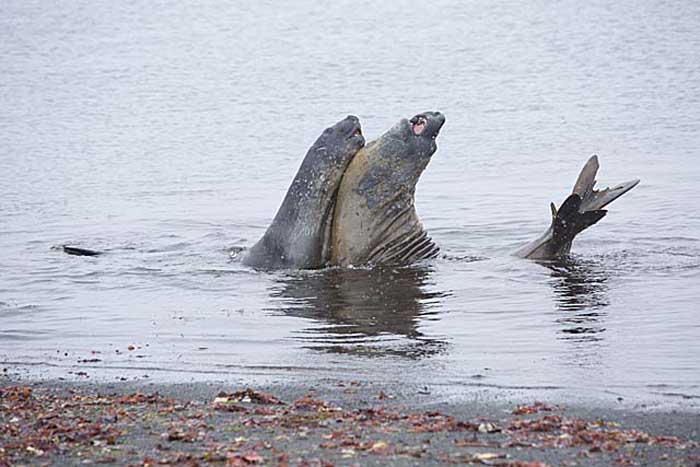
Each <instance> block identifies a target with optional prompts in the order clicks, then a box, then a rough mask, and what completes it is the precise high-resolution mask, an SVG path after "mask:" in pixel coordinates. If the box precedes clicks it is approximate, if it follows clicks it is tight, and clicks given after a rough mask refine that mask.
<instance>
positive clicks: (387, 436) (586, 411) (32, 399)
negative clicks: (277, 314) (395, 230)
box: [0, 378, 700, 467]
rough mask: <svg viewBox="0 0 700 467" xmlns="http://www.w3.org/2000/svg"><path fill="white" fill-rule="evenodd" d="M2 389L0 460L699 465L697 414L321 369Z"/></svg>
mask: <svg viewBox="0 0 700 467" xmlns="http://www.w3.org/2000/svg"><path fill="white" fill-rule="evenodd" d="M2 384H3V386H2V390H1V392H0V426H2V429H1V430H0V432H1V433H2V435H0V465H3V466H5V465H7V466H9V465H13V466H15V465H16V466H19V465H47V466H49V465H56V466H59V465H114V466H117V465H119V466H125V465H130V466H156V465H188V466H194V465H225V466H248V465H253V466H264V465H266V466H324V467H330V466H355V465H358V466H365V465H377V466H384V465H393V466H409V465H416V466H418V465H426V466H433V465H492V466H502V467H506V466H507V467H544V466H601V467H602V466H615V465H623V466H624V465H629V466H674V467H680V466H688V467H691V466H692V467H695V466H698V465H700V445H699V444H698V441H699V440H700V438H699V434H698V430H699V429H700V415H699V414H693V413H683V412H655V411H649V412H641V411H630V410H620V409H615V408H613V407H592V406H588V407H585V406H565V405H561V404H559V405H552V404H548V403H546V402H540V401H532V402H531V403H527V404H517V403H514V402H513V401H510V400H507V398H493V399H490V400H472V401H463V402H445V401H444V400H440V399H439V398H435V397H434V396H433V395H432V394H430V393H429V392H428V391H426V388H424V387H418V386H416V387H412V386H410V385H401V386H392V385H380V384H377V385H375V384H372V383H367V382H360V381H339V380H327V381H324V382H320V383H319V384H316V385H315V386H313V387H309V386H299V385H275V386H271V387H259V388H249V387H242V386H235V385H230V384H221V383H213V382H212V383H195V384H178V385H164V384H148V383H143V382H139V383H115V384H104V383H103V384H90V383H66V382H56V381H54V382H42V383H37V382H35V383H21V382H18V381H11V380H9V379H7V378H5V380H4V381H3V382H2Z"/></svg>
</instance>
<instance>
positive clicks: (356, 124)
mask: <svg viewBox="0 0 700 467" xmlns="http://www.w3.org/2000/svg"><path fill="white" fill-rule="evenodd" d="M364 145H365V138H364V137H363V136H362V128H361V127H360V120H359V119H358V118H357V117H355V116H354V115H348V116H347V117H345V118H344V119H342V120H341V121H339V122H338V123H336V124H335V125H333V126H331V127H328V128H326V129H325V130H324V131H323V133H321V136H319V137H318V139H317V140H316V142H315V143H314V144H313V146H311V149H309V152H308V155H307V157H308V156H312V159H313V160H312V161H310V162H312V163H313V164H314V165H315V168H316V169H319V170H323V171H325V170H327V169H339V170H340V172H341V173H342V171H343V170H345V167H347V164H348V163H349V162H350V160H351V159H352V157H353V156H354V155H355V153H357V151H358V150H359V149H360V148H361V147H362V146H364ZM313 156H315V157H313Z"/></svg>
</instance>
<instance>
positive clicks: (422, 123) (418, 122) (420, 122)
mask: <svg viewBox="0 0 700 467" xmlns="http://www.w3.org/2000/svg"><path fill="white" fill-rule="evenodd" d="M411 123H412V124H413V126H412V128H413V134H414V135H420V134H421V133H423V130H425V127H427V126H428V120H426V118H425V117H424V116H422V115H416V116H415V117H413V118H412V119H411Z"/></svg>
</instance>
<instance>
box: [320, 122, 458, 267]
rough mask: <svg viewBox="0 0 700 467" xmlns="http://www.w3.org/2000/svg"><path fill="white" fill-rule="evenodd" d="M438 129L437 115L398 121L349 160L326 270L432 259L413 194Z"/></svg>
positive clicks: (432, 247)
mask: <svg viewBox="0 0 700 467" xmlns="http://www.w3.org/2000/svg"><path fill="white" fill-rule="evenodd" d="M444 123H445V117H444V116H443V115H442V114H441V113H439V112H425V113H422V114H419V115H416V116H415V117H413V118H412V119H411V120H407V119H402V120H401V121H400V122H399V123H398V124H396V125H395V126H394V127H393V128H392V129H390V130H389V131H388V132H386V133H385V134H384V135H382V136H381V137H380V138H379V139H377V140H375V141H372V142H371V143H369V144H368V145H367V146H366V147H365V148H363V149H361V150H360V151H359V152H358V153H357V155H356V156H355V157H354V158H353V160H352V162H351V163H350V165H349V166H348V168H347V169H346V171H345V174H344V175H343V179H342V181H341V183H340V188H339V189H338V196H337V200H336V206H335V215H334V216H333V225H332V228H331V257H330V263H331V264H332V265H337V266H351V265H354V266H360V265H376V264H398V265H400V264H408V263H412V262H415V261H419V260H421V259H426V258H431V257H434V256H436V255H437V254H438V252H439V248H438V247H437V246H436V245H435V244H434V243H433V241H432V240H431V239H430V237H428V235H427V233H426V232H425V231H424V230H423V226H422V224H421V222H420V219H419V218H418V214H417V213H416V209H415V206H414V194H415V190H416V183H418V179H419V178H420V175H421V174H422V173H423V170H425V168H426V166H427V165H428V162H430V158H431V156H432V155H433V154H434V153H435V151H436V149H437V145H436V143H435V138H437V136H438V133H439V132H440V128H442V125H443V124H444Z"/></svg>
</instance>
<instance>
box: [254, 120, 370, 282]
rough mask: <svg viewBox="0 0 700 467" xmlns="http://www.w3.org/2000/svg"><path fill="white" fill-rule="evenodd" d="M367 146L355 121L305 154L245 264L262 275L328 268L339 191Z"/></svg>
mask: <svg viewBox="0 0 700 467" xmlns="http://www.w3.org/2000/svg"><path fill="white" fill-rule="evenodd" d="M364 143H365V140H364V137H363V136H362V131H361V129H360V122H359V120H358V119H357V117H355V116H352V115H349V116H347V117H346V118H345V119H343V120H341V121H340V122H338V123H336V124H335V125H333V126H332V127H330V128H326V130H325V131H324V132H323V133H322V134H321V136H319V138H318V139H317V140H316V142H315V143H314V144H313V146H311V148H310V149H309V151H308V152H307V153H306V156H305V157H304V160H303V162H302V163H301V167H300V168H299V170H298V172H297V174H296V176H295V177H294V180H293V181H292V184H291V186H290V187H289V190H287V194H286V196H285V198H284V201H282V205H281V206H280V208H279V210H278V211H277V214H276V215H275V218H274V220H273V221H272V224H270V226H269V227H268V228H267V231H266V232H265V234H264V235H263V237H262V238H261V239H260V240H259V241H258V242H257V243H256V244H255V245H253V247H252V248H251V249H250V250H249V251H247V252H246V253H245V254H244V256H243V263H244V264H246V265H249V266H252V267H254V268H258V269H278V268H295V269H315V268H320V267H323V266H325V264H326V263H327V260H328V251H329V249H328V238H329V232H330V225H331V221H332V216H333V206H334V203H335V196H336V192H337V190H338V185H339V184H340V180H341V177H342V176H343V172H345V169H346V167H347V166H348V163H349V162H350V160H351V159H352V158H353V156H354V155H355V154H356V153H357V151H358V150H359V149H360V148H361V147H362V146H364Z"/></svg>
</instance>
